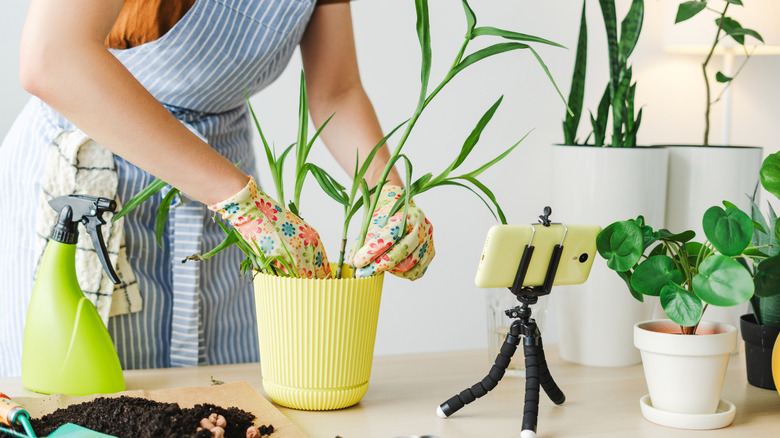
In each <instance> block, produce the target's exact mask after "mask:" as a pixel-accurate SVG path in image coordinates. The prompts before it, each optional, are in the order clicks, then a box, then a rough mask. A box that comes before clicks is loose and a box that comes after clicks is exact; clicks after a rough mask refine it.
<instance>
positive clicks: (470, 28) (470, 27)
mask: <svg viewBox="0 0 780 438" xmlns="http://www.w3.org/2000/svg"><path fill="white" fill-rule="evenodd" d="M463 10H464V12H465V14H466V38H468V39H472V38H474V27H475V26H476V25H477V16H476V15H474V10H472V9H471V6H469V3H468V2H467V1H466V0H463Z"/></svg>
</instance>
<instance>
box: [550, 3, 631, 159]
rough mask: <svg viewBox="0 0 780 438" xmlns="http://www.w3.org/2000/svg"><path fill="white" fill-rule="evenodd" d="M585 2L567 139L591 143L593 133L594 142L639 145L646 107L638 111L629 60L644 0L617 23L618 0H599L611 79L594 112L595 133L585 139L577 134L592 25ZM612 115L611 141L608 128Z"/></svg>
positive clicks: (566, 124) (565, 131)
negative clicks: (589, 27)
mask: <svg viewBox="0 0 780 438" xmlns="http://www.w3.org/2000/svg"><path fill="white" fill-rule="evenodd" d="M585 5H586V2H585V1H584V0H583V2H582V14H581V18H580V31H579V36H578V39H577V51H576V54H575V62H574V72H573V74H572V81H571V89H570V90H569V100H568V102H569V108H570V109H571V110H570V111H569V112H567V114H566V116H565V118H564V121H563V137H564V143H565V144H569V145H577V144H582V145H585V144H588V142H589V141H590V140H591V137H592V144H593V145H594V146H598V147H602V146H612V147H635V146H636V136H637V132H638V130H639V125H640V124H641V122H642V109H641V108H640V109H639V111H638V112H636V113H635V104H634V100H635V96H636V82H632V80H633V79H632V76H633V70H632V68H631V65H630V64H629V62H628V58H629V56H631V53H633V51H634V48H635V47H636V44H637V42H638V41H639V35H640V33H641V31H642V22H643V21H644V8H645V7H644V0H632V1H631V7H630V8H629V10H628V12H627V13H626V16H625V17H624V18H623V20H622V21H621V26H620V31H618V27H617V13H616V11H615V0H599V5H600V7H601V14H602V16H603V17H604V27H605V30H606V35H607V53H608V60H609V82H608V83H607V87H606V89H605V90H604V93H603V95H602V97H601V100H600V101H599V105H598V108H597V110H596V114H595V116H594V115H593V113H591V114H590V123H591V129H592V130H591V133H590V134H589V135H588V136H587V137H586V138H585V139H584V140H582V142H580V141H579V139H578V138H577V129H578V128H579V124H580V117H581V114H582V111H583V101H584V94H585V76H586V66H587V52H588V26H587V20H586V18H585ZM610 115H611V122H612V129H611V137H610V141H609V142H608V141H607V132H608V127H609V121H610Z"/></svg>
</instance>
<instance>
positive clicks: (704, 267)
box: [596, 202, 775, 334]
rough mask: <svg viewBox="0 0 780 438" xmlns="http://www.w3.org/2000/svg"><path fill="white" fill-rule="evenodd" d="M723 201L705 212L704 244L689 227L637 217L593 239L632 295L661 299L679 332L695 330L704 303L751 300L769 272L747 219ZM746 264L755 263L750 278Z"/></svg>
mask: <svg viewBox="0 0 780 438" xmlns="http://www.w3.org/2000/svg"><path fill="white" fill-rule="evenodd" d="M724 205H725V209H724V208H721V207H719V206H713V207H710V208H709V209H708V210H707V211H706V212H705V213H704V215H703V218H702V227H703V229H704V234H705V235H706V237H707V239H708V240H707V241H705V242H703V243H700V242H694V241H693V240H692V239H693V238H694V237H695V233H694V232H693V231H691V230H687V231H685V232H683V233H679V234H674V233H672V232H670V231H669V230H666V229H661V230H659V231H654V230H653V229H652V228H651V227H650V226H648V225H646V224H645V223H644V218H643V217H642V216H639V217H638V218H637V219H635V220H627V221H619V222H615V223H612V224H610V225H609V226H607V227H606V228H604V230H603V231H602V232H601V233H600V234H599V235H598V237H597V238H596V245H597V248H598V251H599V254H600V255H601V256H602V257H604V258H605V259H606V260H607V266H608V267H609V268H610V269H612V270H614V271H616V272H617V273H618V275H619V276H620V277H621V278H622V279H623V280H624V281H625V282H626V284H627V285H628V289H629V291H630V292H631V294H632V295H633V296H634V298H636V299H637V300H639V301H643V295H648V296H657V297H660V300H661V306H662V307H663V309H664V312H665V313H666V315H667V316H668V317H669V319H671V320H672V321H674V322H675V323H677V324H679V325H680V329H681V332H682V333H683V334H695V333H696V328H697V326H698V324H699V322H700V321H701V319H702V314H703V313H704V311H705V310H706V308H707V306H710V305H712V306H735V305H737V304H740V303H743V302H745V301H747V300H748V299H750V298H751V297H752V296H753V293H754V291H755V290H756V289H757V288H756V286H755V285H758V284H761V283H762V281H763V277H764V273H768V272H769V271H767V270H766V269H764V268H766V267H768V266H767V265H766V263H767V262H768V261H770V263H774V262H771V260H773V259H770V258H769V257H768V256H767V255H766V254H765V253H763V252H761V249H763V248H762V247H756V246H751V240H752V237H753V229H754V223H753V221H752V220H751V219H750V217H749V216H748V215H747V214H746V213H745V212H743V211H742V210H740V209H739V208H737V207H736V206H735V205H733V204H731V203H728V202H724ZM749 266H756V278H755V279H754V278H753V275H752V272H751V270H750V268H749ZM762 266H763V267H764V268H762ZM771 278H772V279H774V278H775V277H773V276H772V277H771ZM754 280H755V285H754ZM764 286H766V285H762V287H761V288H760V289H761V291H764V290H765V287H764Z"/></svg>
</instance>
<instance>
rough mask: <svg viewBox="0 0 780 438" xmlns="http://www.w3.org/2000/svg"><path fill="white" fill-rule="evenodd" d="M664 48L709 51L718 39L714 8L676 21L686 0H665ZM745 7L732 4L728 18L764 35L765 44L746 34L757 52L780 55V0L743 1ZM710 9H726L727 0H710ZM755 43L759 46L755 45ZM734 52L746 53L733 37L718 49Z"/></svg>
mask: <svg viewBox="0 0 780 438" xmlns="http://www.w3.org/2000/svg"><path fill="white" fill-rule="evenodd" d="M664 3H665V9H666V10H665V15H664V48H665V50H667V51H669V52H673V53H687V54H702V53H708V52H709V50H710V48H712V43H713V42H714V40H715V32H716V31H717V25H716V24H715V20H716V19H717V18H718V17H719V16H720V15H719V14H716V13H715V12H714V11H711V10H703V11H701V12H699V13H698V14H697V15H696V16H695V17H693V18H690V19H688V20H686V21H683V22H681V23H677V24H675V22H674V20H675V17H676V15H677V8H678V6H679V5H680V3H682V2H681V1H677V0H665V2H664ZM742 3H743V6H740V5H735V4H732V5H729V9H728V13H727V14H726V15H727V16H728V17H731V18H733V19H734V20H736V21H738V22H739V24H741V25H742V27H744V28H746V29H752V30H755V31H756V32H758V33H759V34H761V36H762V37H763V38H764V44H762V43H761V42H760V41H758V40H756V39H755V38H753V37H751V36H746V37H745V38H746V40H745V42H746V46H747V47H748V50H749V51H751V50H752V53H753V54H754V55H762V54H771V55H777V54H780V0H742ZM707 4H708V8H709V9H714V10H717V11H723V7H724V6H725V4H726V2H725V1H724V0H708V1H707ZM754 46H755V49H753V47H754ZM728 52H731V53H733V54H735V55H739V54H741V53H743V51H742V47H741V46H740V45H739V44H737V43H736V42H735V41H734V40H733V39H732V38H731V37H728V36H727V37H726V38H723V39H722V40H721V42H720V43H719V44H718V47H717V48H716V49H715V53H716V54H725V53H728Z"/></svg>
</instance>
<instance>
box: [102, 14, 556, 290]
mask: <svg viewBox="0 0 780 438" xmlns="http://www.w3.org/2000/svg"><path fill="white" fill-rule="evenodd" d="M462 5H463V8H464V11H465V16H466V35H465V40H464V42H463V44H462V45H461V48H460V50H459V52H458V54H457V55H456V57H455V60H454V61H453V63H452V66H451V67H450V69H449V71H448V72H447V73H446V74H445V76H444V78H443V79H442V80H441V82H440V83H439V84H438V86H436V87H435V88H434V90H432V91H431V92H430V93H429V92H428V83H429V79H430V73H431V64H432V51H431V34H430V23H429V17H428V2H427V0H416V2H415V6H416V13H417V34H418V38H419V42H420V47H421V52H422V61H421V82H422V86H421V90H420V97H419V100H418V102H417V106H416V108H415V110H414V112H413V114H412V116H411V118H410V119H408V120H407V121H405V122H402V123H400V124H399V125H398V126H397V127H395V128H394V129H393V130H391V131H390V133H389V134H387V136H385V138H383V139H382V140H381V141H379V143H377V144H376V145H375V146H374V148H373V149H372V150H371V152H370V153H369V154H367V156H366V157H360V156H356V157H355V168H354V172H353V174H352V181H351V185H350V189H349V191H347V188H346V187H345V186H344V185H342V184H340V183H339V182H338V181H337V180H336V179H335V178H333V177H332V176H330V175H329V174H328V173H327V172H326V171H325V170H324V169H322V168H320V167H319V166H317V165H315V164H314V163H310V162H308V154H309V151H310V150H311V147H312V146H313V143H314V140H315V139H316V138H317V136H318V135H319V133H320V131H321V130H322V128H323V127H324V125H323V127H320V129H319V130H318V131H317V133H316V134H315V135H314V137H313V138H312V139H309V138H308V133H307V129H308V124H309V118H308V104H307V100H306V88H305V80H304V77H303V74H302V75H301V85H300V95H299V111H298V136H297V140H296V142H294V143H293V144H291V145H290V146H288V147H286V148H285V149H283V150H282V152H281V154H278V155H277V153H276V150H275V149H274V148H273V147H271V146H270V145H269V144H268V142H267V140H266V138H265V135H264V133H263V131H262V128H261V126H260V123H259V122H258V120H257V118H256V116H255V113H254V110H253V109H252V107H251V105H249V110H250V112H251V114H252V116H253V119H254V122H255V125H256V127H257V130H258V132H259V134H260V137H261V140H262V143H263V148H264V151H265V155H266V160H267V162H268V165H269V168H270V170H271V175H272V178H273V181H274V185H275V188H276V196H277V198H278V200H279V202H280V203H281V204H283V205H284V203H285V191H284V187H283V173H284V172H283V171H284V165H285V163H286V161H287V158H288V157H289V155H290V154H291V153H294V157H295V169H294V181H295V190H294V195H293V199H292V201H291V202H290V203H289V204H288V207H289V209H290V211H292V212H293V213H296V214H298V215H300V213H301V207H300V193H301V189H302V187H303V183H304V181H305V178H306V176H307V175H308V174H309V173H311V174H312V175H313V176H314V177H315V179H316V180H317V182H318V184H319V186H320V187H321V188H322V189H323V190H324V192H325V193H326V194H327V195H328V196H329V197H331V198H332V199H334V200H335V201H336V202H338V203H339V204H341V205H342V206H343V207H344V226H343V229H342V236H341V247H340V252H339V260H338V263H337V266H338V267H339V268H338V269H339V272H337V273H336V275H337V276H340V269H341V266H342V264H343V262H344V258H345V249H346V242H347V233H348V228H349V224H350V222H351V221H352V219H353V217H354V216H355V214H356V213H357V212H358V211H360V210H361V209H362V210H363V211H364V215H363V216H364V219H363V222H362V228H361V231H360V234H359V235H358V244H359V245H362V243H363V242H364V241H365V239H366V234H367V230H368V225H369V223H370V220H371V215H372V212H373V211H374V210H375V209H376V202H377V199H378V198H377V197H373V198H372V196H371V195H372V193H373V192H374V191H375V190H376V189H377V187H382V186H383V185H384V184H385V182H386V181H387V176H388V174H389V172H390V170H391V169H392V168H393V166H394V165H395V164H396V163H397V162H398V161H399V160H401V161H403V162H404V164H405V166H404V167H405V170H406V172H405V179H406V181H405V186H406V188H407V190H406V192H405V194H406V196H405V197H402V198H400V199H399V200H398V201H397V202H396V204H395V205H394V207H393V210H392V211H391V212H390V215H392V214H394V213H397V212H398V211H401V209H402V208H403V209H404V211H405V209H406V208H407V206H408V204H409V201H410V199H411V198H412V197H414V196H416V195H419V194H421V193H424V192H426V191H429V190H431V189H433V188H434V187H440V186H457V187H463V188H466V189H468V190H470V191H471V192H473V193H474V194H475V195H477V196H478V197H479V198H480V199H481V200H482V201H483V203H484V204H485V205H486V206H487V207H488V209H489V210H490V211H491V213H492V214H493V215H494V217H496V219H497V220H499V221H501V222H502V223H506V217H505V215H504V213H503V210H502V209H501V207H500V205H499V203H498V201H497V199H496V197H495V195H494V194H493V192H492V191H491V190H490V189H489V188H488V187H487V186H486V185H485V184H483V183H482V182H481V181H480V180H479V179H478V177H479V176H480V175H481V174H482V173H483V172H484V171H485V170H487V169H489V168H490V167H491V166H493V165H494V164H496V163H498V162H499V161H501V160H502V159H503V158H504V157H506V156H507V155H508V154H509V153H510V152H511V151H512V150H514V149H515V148H516V147H517V146H518V145H519V144H520V142H521V141H522V140H523V139H524V138H525V136H523V137H522V138H521V139H520V140H518V141H517V142H516V143H514V144H513V145H512V146H510V147H509V148H507V149H506V150H504V151H503V152H502V153H500V154H499V155H497V156H495V157H493V158H492V159H489V160H488V161H487V162H485V163H484V164H482V165H481V166H479V167H477V168H476V169H474V170H472V171H470V172H466V173H462V174H457V175H452V173H453V172H454V171H455V170H457V169H459V168H460V166H461V165H462V164H463V163H464V162H465V160H466V159H467V158H468V157H469V156H470V154H471V153H472V152H473V151H474V149H475V147H476V145H477V143H478V141H479V139H480V136H481V135H482V133H483V131H484V130H485V128H486V127H487V125H488V124H489V123H490V121H491V119H492V117H493V115H494V114H495V113H496V111H497V110H498V107H499V106H500V104H501V101H502V100H503V97H500V98H498V100H497V101H496V102H495V103H494V104H493V105H492V106H491V107H490V108H488V110H487V111H486V112H485V113H484V114H483V116H482V117H481V118H480V120H479V121H478V122H477V124H476V126H475V127H474V128H473V129H472V131H471V132H470V134H469V135H468V137H467V138H466V140H465V141H464V142H463V145H462V146H461V149H460V151H459V153H458V154H457V156H456V157H455V158H454V159H453V161H452V162H451V164H450V165H449V166H448V167H447V168H446V169H444V170H443V171H442V172H441V173H439V174H438V175H437V176H435V177H434V176H433V173H430V172H429V173H425V174H424V175H422V176H420V177H419V178H418V179H416V180H414V181H412V173H413V166H412V162H411V160H410V159H409V158H408V157H407V156H406V155H405V154H402V153H401V150H402V148H403V146H404V145H405V143H406V141H407V139H408V137H409V135H410V133H411V131H412V129H413V128H414V127H415V125H416V122H417V120H418V119H419V117H420V115H421V114H422V112H423V110H424V109H425V108H426V107H427V106H428V105H429V103H430V102H431V101H432V100H433V98H434V97H435V96H436V95H437V94H438V93H439V92H440V91H441V90H442V89H443V88H444V86H445V85H446V84H447V83H449V82H450V81H451V80H452V79H453V78H454V77H455V76H456V75H457V74H458V73H460V72H461V71H463V70H464V69H466V68H467V67H469V66H471V65H473V64H475V63H477V62H479V61H481V60H483V59H485V58H488V57H491V56H493V55H497V54H500V53H504V52H510V51H514V50H521V49H523V50H528V51H530V52H531V53H532V54H533V56H534V57H535V59H536V60H537V62H538V63H539V64H540V66H541V67H542V69H543V70H544V72H545V73H546V75H547V76H548V78H549V79H550V81H551V82H552V84H553V86H554V87H555V89H556V90H557V91H558V94H559V95H560V97H561V99H563V100H564V104H565V99H564V97H563V95H562V94H561V93H560V90H558V87H557V85H555V81H554V80H553V78H552V75H551V74H550V72H549V70H548V69H547V66H546V65H545V64H544V62H543V61H542V58H541V57H540V56H539V54H538V53H537V52H536V50H535V49H534V48H533V47H531V45H530V43H539V44H546V45H551V46H556V47H562V46H560V45H559V44H557V43H554V42H552V41H549V40H546V39H543V38H539V37H535V36H532V35H527V34H522V33H518V32H513V31H509V30H504V29H498V28H494V27H489V26H481V27H477V26H476V23H477V20H476V16H475V14H474V12H473V10H472V9H471V7H470V6H469V5H468V3H467V1H466V0H462ZM491 36H492V37H500V38H503V39H504V40H508V42H500V43H495V44H492V45H489V46H487V47H484V48H481V49H479V50H477V51H475V52H473V53H471V54H468V55H466V49H467V46H468V44H469V43H470V42H471V41H473V40H475V39H476V38H477V37H491ZM247 102H249V101H248V98H247ZM331 117H333V116H331ZM328 120H330V119H328ZM402 127H405V130H404V131H403V133H402V135H401V138H400V139H399V141H398V142H397V143H396V147H395V149H394V150H393V152H392V154H391V156H390V159H389V161H388V163H387V166H386V167H385V168H384V170H383V173H382V175H381V177H380V178H379V180H378V181H377V183H376V184H375V185H374V187H369V184H368V182H367V181H366V180H365V178H364V176H365V173H366V171H367V170H368V166H369V164H370V163H371V161H372V160H373V158H374V156H375V154H376V152H377V151H378V150H379V149H380V148H381V147H382V146H383V145H384V144H385V143H386V142H387V141H388V139H389V138H390V137H391V136H392V135H394V134H395V133H396V132H397V131H398V130H399V129H401V128H402ZM527 135H528V134H526V136H527ZM361 163H362V164H361ZM165 185H166V184H165V183H164V182H163V181H159V180H157V181H155V182H154V183H152V185H151V186H149V187H148V188H147V189H145V190H144V191H143V192H142V193H140V194H139V195H137V196H136V197H134V198H133V199H132V200H131V201H130V202H128V204H127V206H132V207H134V206H136V205H138V203H140V202H142V201H143V200H145V199H146V198H148V197H149V196H151V195H152V194H154V193H155V192H156V191H159V190H160V189H161V188H162V187H164V186H165ZM169 205H170V203H168V204H166V206H165V208H164V209H163V208H161V209H160V211H159V217H158V223H162V225H163V227H164V224H165V218H164V217H162V216H163V214H164V215H166V216H167V212H168V206H169ZM129 209H131V208H128V207H125V208H123V210H122V211H120V213H118V215H117V217H119V216H121V215H123V214H125V213H126V212H127V211H129ZM405 216H406V215H405V214H404V217H405ZM404 221H405V219H404ZM221 225H222V226H223V229H224V230H225V232H226V233H227V237H226V238H225V240H224V241H223V242H222V243H221V244H220V245H219V246H217V247H216V248H214V249H212V250H211V251H209V252H207V253H205V254H203V255H196V256H193V257H191V259H196V260H203V259H207V258H209V257H212V256H213V255H214V254H216V253H218V252H219V251H221V250H223V249H225V248H227V247H230V246H232V245H234V244H235V245H238V246H239V247H240V248H241V249H242V250H243V252H244V253H245V254H246V255H247V259H246V260H245V261H244V263H243V264H242V272H244V273H245V272H248V271H249V270H250V269H251V270H259V271H263V272H268V273H271V274H275V275H279V272H276V271H275V270H274V268H273V262H274V261H275V260H268V259H265V258H264V257H263V254H262V251H260V250H259V249H258V248H254V247H253V244H252V243H250V242H246V241H245V240H244V239H243V238H242V237H241V235H240V234H239V233H238V232H236V231H235V230H233V229H229V228H228V227H226V226H224V225H223V224H221ZM400 228H401V229H405V226H404V224H402V225H401V227H400ZM161 230H162V228H161V229H160V233H161ZM279 262H280V263H281V260H279ZM287 271H288V272H290V271H294V270H290V269H287Z"/></svg>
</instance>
